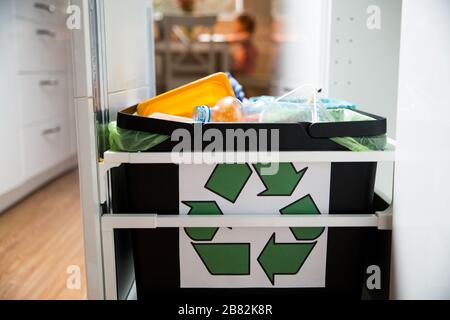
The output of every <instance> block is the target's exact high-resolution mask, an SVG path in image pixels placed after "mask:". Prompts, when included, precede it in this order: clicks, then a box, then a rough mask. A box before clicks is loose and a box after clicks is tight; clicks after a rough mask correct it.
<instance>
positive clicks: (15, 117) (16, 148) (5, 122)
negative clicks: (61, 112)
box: [0, 0, 23, 195]
mask: <svg viewBox="0 0 450 320" xmlns="http://www.w3.org/2000/svg"><path fill="white" fill-rule="evenodd" d="M11 28H12V3H11V1H8V0H2V1H0V48H1V49H0V70H1V72H0V150H1V151H0V195H1V194H3V193H5V192H7V191H9V190H11V189H12V188H14V187H16V186H17V185H18V184H19V183H20V182H21V180H22V175H23V173H22V156H21V146H20V141H21V138H20V114H19V112H18V109H17V104H16V103H15V101H14V88H15V86H14V70H13V65H12V64H11V61H12V60H13V59H14V53H13V50H12V48H11V41H12V39H13V32H12V30H11ZM4 48H6V50H4Z"/></svg>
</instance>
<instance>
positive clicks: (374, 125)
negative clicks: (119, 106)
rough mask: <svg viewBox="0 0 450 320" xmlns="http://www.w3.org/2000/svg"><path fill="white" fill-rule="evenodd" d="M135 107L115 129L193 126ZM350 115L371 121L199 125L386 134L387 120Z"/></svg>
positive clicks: (321, 134)
mask: <svg viewBox="0 0 450 320" xmlns="http://www.w3.org/2000/svg"><path fill="white" fill-rule="evenodd" d="M136 111H137V105H134V106H132V107H128V108H126V109H124V110H122V111H119V113H118V115H117V126H118V127H119V128H121V129H125V130H132V131H141V132H148V133H154V134H161V135H167V136H171V135H172V133H173V132H174V131H175V130H177V129H186V130H192V128H193V126H194V124H190V123H180V122H174V121H168V120H161V119H152V118H147V117H142V116H139V115H137V113H136ZM352 112H355V113H359V114H361V115H365V116H368V117H370V118H373V119H374V120H367V121H365V120H363V121H345V122H317V123H311V122H297V123H253V122H251V123H247V122H245V123H209V124H202V126H203V127H204V128H205V130H206V129H212V128H214V129H219V130H220V129H236V130H237V129H250V128H254V129H257V130H258V129H279V130H283V129H287V128H290V129H292V128H293V127H294V128H295V127H298V126H301V127H302V128H303V129H306V131H307V133H308V134H309V136H310V137H311V138H313V139H315V138H316V139H320V138H327V139H331V138H338V137H370V136H380V135H384V134H386V131H387V120H386V118H384V117H381V116H377V115H374V114H371V113H368V112H364V111H361V110H352Z"/></svg>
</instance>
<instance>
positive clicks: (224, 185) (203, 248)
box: [183, 163, 325, 285]
mask: <svg viewBox="0 0 450 320" xmlns="http://www.w3.org/2000/svg"><path fill="white" fill-rule="evenodd" d="M253 168H254V170H255V172H256V173H257V174H258V176H259V178H260V180H261V182H262V183H263V184H264V186H265V188H266V189H265V190H264V191H263V192H261V193H260V194H258V197H273V196H277V197H291V196H292V195H293V194H294V191H295V190H296V188H297V186H298V185H299V184H300V182H301V181H302V179H303V177H304V176H305V174H306V173H307V170H308V168H305V169H303V170H301V171H299V172H298V171H297V170H296V169H295V166H294V165H293V164H292V163H280V164H279V170H278V172H277V173H276V174H275V175H263V174H262V169H263V168H264V165H262V164H255V165H253ZM252 174H253V170H252V168H251V167H250V166H249V165H248V164H219V165H217V166H216V167H215V169H214V171H213V172H212V174H211V176H210V177H209V179H208V181H207V183H206V185H205V189H207V190H209V191H211V192H213V193H214V194H216V195H218V196H220V197H221V198H223V199H225V200H227V201H229V202H231V203H233V204H234V203H236V201H237V199H238V198H239V196H240V194H241V193H242V191H243V190H244V188H245V186H246V185H247V182H248V181H249V180H250V177H251V176H252ZM183 204H185V205H186V206H188V207H189V208H190V211H189V213H188V214H189V215H223V213H222V211H221V209H220V207H219V205H218V204H217V203H216V202H215V201H185V202H183ZM279 212H280V214H282V215H301V214H320V211H319V209H318V207H317V205H316V204H315V202H314V200H313V198H312V197H311V195H306V196H304V197H302V198H301V199H298V200H296V201H294V202H293V203H291V204H289V205H288V206H286V207H284V208H282V209H280V210H279ZM324 230H325V228H322V227H318V228H311V227H308V228H302V227H295V228H294V227H293V228H290V231H291V233H292V235H293V236H294V237H295V240H297V242H292V243H281V242H277V239H276V233H273V234H272V236H271V237H270V239H268V241H267V243H266V245H265V247H264V249H263V250H262V251H261V253H260V254H259V256H258V259H257V261H258V263H259V265H260V266H261V268H262V269H263V271H264V272H265V274H266V276H267V278H268V279H269V281H270V282H271V284H272V285H275V276H276V275H296V274H298V273H299V272H300V270H301V268H302V266H303V265H304V263H305V262H306V260H307V259H308V257H309V255H310V254H311V252H312V251H313V249H314V247H315V246H316V244H317V239H318V238H319V237H320V236H321V235H322V234H323V232H324ZM184 231H185V233H186V235H187V236H188V237H189V238H190V239H191V240H192V242H191V244H192V246H193V248H194V250H195V252H196V253H197V255H198V256H199V257H200V259H201V261H202V263H203V264H204V266H205V267H206V269H207V270H208V272H209V273H210V274H211V275H213V276H248V275H250V265H251V258H250V250H251V248H250V247H251V246H250V243H214V242H212V241H213V240H214V237H215V235H216V234H217V232H218V231H219V228H185V229H184Z"/></svg>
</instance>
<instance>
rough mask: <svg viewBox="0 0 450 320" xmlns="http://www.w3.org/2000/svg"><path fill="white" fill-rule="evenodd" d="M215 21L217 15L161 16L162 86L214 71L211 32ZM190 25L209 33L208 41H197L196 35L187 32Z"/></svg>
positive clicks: (176, 85) (172, 85)
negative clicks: (162, 48) (162, 49)
mask: <svg viewBox="0 0 450 320" xmlns="http://www.w3.org/2000/svg"><path fill="white" fill-rule="evenodd" d="M216 22H217V16H164V18H163V23H162V24H163V27H164V33H163V39H164V40H163V41H164V47H165V50H164V80H165V81H164V82H165V87H166V90H170V89H173V88H176V87H179V86H180V85H183V84H186V83H188V82H190V81H193V80H195V79H198V78H201V77H203V76H206V75H209V74H212V73H214V72H215V69H216V61H215V53H216V50H215V42H214V41H213V33H214V27H215V25H216ZM194 29H195V30H198V29H202V33H209V35H210V41H208V42H206V43H205V42H202V43H200V42H199V41H198V40H197V38H193V37H192V35H191V34H189V33H190V32H191V31H192V30H194ZM186 30H188V32H186ZM189 30H190V31H189Z"/></svg>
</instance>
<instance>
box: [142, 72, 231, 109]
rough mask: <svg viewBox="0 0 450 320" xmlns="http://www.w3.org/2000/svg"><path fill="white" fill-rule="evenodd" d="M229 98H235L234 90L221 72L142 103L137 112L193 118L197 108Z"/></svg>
mask: <svg viewBox="0 0 450 320" xmlns="http://www.w3.org/2000/svg"><path fill="white" fill-rule="evenodd" d="M228 96H232V97H235V95H234V92H233V88H232V87H231V84H230V81H229V80H228V77H227V75H226V74H225V73H223V72H220V73H216V74H213V75H210V76H208V77H206V78H203V79H200V80H197V81H194V82H192V83H189V84H187V85H184V86H182V87H179V88H177V89H174V90H171V91H168V92H166V93H164V94H161V95H159V96H157V97H154V98H152V99H150V100H147V101H144V102H141V103H140V104H139V105H138V107H137V111H138V115H140V116H143V117H149V116H151V115H152V114H154V113H166V114H171V115H174V116H179V117H187V118H192V115H193V112H194V110H195V108H196V107H198V106H209V107H214V106H215V105H216V103H217V102H218V101H219V100H220V99H222V98H225V97H228Z"/></svg>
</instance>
